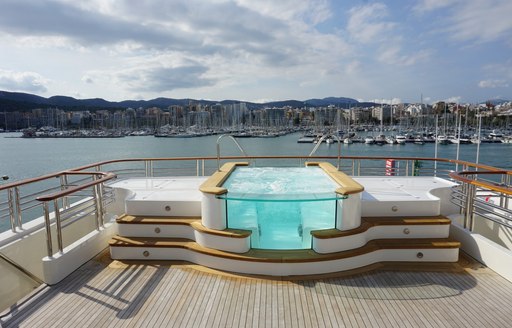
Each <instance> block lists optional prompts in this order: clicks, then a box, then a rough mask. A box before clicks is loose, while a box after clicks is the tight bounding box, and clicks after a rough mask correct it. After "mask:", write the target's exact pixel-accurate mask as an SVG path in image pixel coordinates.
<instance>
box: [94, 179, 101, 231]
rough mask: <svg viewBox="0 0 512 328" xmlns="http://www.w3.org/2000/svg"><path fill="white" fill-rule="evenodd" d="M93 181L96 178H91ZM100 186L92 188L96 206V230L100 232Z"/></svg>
mask: <svg viewBox="0 0 512 328" xmlns="http://www.w3.org/2000/svg"><path fill="white" fill-rule="evenodd" d="M93 179H94V180H97V177H96V176H94V177H93ZM101 192H102V191H101V188H100V185H99V184H97V185H95V186H94V203H95V204H96V220H95V224H96V230H100V227H103V197H102V194H101Z"/></svg>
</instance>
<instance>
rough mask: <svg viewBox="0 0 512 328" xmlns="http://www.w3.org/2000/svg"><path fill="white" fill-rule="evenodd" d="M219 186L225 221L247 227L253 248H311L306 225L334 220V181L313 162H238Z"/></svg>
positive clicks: (310, 227) (323, 226) (324, 226)
mask: <svg viewBox="0 0 512 328" xmlns="http://www.w3.org/2000/svg"><path fill="white" fill-rule="evenodd" d="M223 187H224V188H226V189H228V193H227V194H226V195H223V196H221V198H224V199H225V200H226V209H227V213H226V216H227V226H228V228H234V229H246V230H251V231H252V235H251V247H252V248H261V249H307V248H311V234H310V231H311V230H319V229H330V228H334V227H335V226H336V212H337V209H336V207H337V206H339V205H338V203H339V202H338V200H339V197H338V196H337V195H336V194H335V193H334V190H335V189H336V188H337V187H338V185H337V184H336V183H335V182H334V181H333V180H332V179H331V178H330V177H329V176H328V175H327V174H326V173H325V172H324V171H323V170H322V169H320V168H318V167H303V168H282V167H281V168H275V167H261V168H247V167H240V168H237V169H236V170H235V171H234V172H233V173H231V175H230V176H229V178H228V179H227V180H226V182H225V183H224V184H223Z"/></svg>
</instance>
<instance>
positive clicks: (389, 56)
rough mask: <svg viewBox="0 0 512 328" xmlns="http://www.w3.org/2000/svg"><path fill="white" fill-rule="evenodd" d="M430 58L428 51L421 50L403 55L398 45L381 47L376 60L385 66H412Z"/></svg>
mask: <svg viewBox="0 0 512 328" xmlns="http://www.w3.org/2000/svg"><path fill="white" fill-rule="evenodd" d="M429 57H430V51H428V50H422V51H419V52H416V53H412V54H408V55H404V54H402V49H401V46H400V44H395V45H391V46H382V47H381V49H380V51H379V55H378V57H377V58H378V59H379V61H381V62H383V63H385V64H393V65H399V66H412V65H415V64H417V63H418V62H421V61H425V60H426V59H428V58H429Z"/></svg>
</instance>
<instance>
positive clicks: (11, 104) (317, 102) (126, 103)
mask: <svg viewBox="0 0 512 328" xmlns="http://www.w3.org/2000/svg"><path fill="white" fill-rule="evenodd" d="M240 102H244V101H239V100H222V101H212V100H203V99H201V100H196V99H189V98H186V99H172V98H155V99H151V100H123V101H107V100H105V99H101V98H91V99H76V98H73V97H67V96H53V97H49V98H45V97H41V96H37V95H33V94H29V93H22V92H9V91H0V111H25V110H31V109H34V108H41V107H42V108H47V107H58V108H60V109H67V110H96V109H117V108H128V107H132V108H139V107H142V108H149V107H159V108H168V107H169V106H172V105H180V106H185V105H188V104H190V103H200V104H203V105H212V104H218V103H220V104H223V105H227V104H235V103H240ZM245 103H246V104H247V107H248V108H249V109H258V108H263V107H283V106H292V107H303V106H304V105H307V106H309V107H322V106H329V105H335V106H340V107H347V108H348V107H350V106H354V105H358V106H367V105H370V106H371V105H373V104H374V103H360V102H358V101H357V100H355V99H352V98H345V97H328V98H323V99H308V100H305V101H300V100H282V101H273V102H267V103H252V102H245Z"/></svg>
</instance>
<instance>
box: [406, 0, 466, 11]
mask: <svg viewBox="0 0 512 328" xmlns="http://www.w3.org/2000/svg"><path fill="white" fill-rule="evenodd" d="M458 2H460V0H422V1H419V2H418V3H417V4H416V6H414V8H413V11H414V12H416V13H420V14H424V13H427V12H430V11H433V10H438V9H442V8H446V7H450V6H452V5H453V4H456V3H458Z"/></svg>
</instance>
